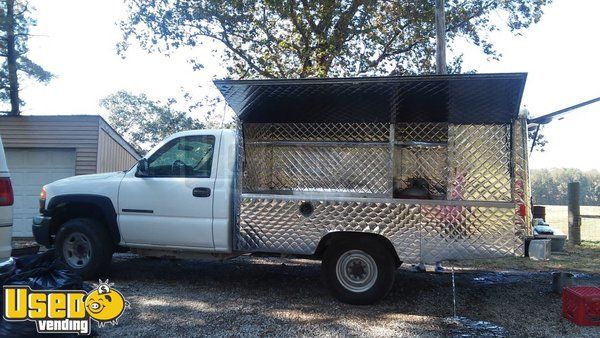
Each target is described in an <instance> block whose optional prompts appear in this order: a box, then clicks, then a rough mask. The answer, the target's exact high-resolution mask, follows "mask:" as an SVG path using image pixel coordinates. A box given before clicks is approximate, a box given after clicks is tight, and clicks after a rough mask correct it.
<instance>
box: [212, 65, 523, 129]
mask: <svg viewBox="0 0 600 338" xmlns="http://www.w3.org/2000/svg"><path fill="white" fill-rule="evenodd" d="M526 77H527V74H526V73H506V74H461V75H430V76H403V77H392V76H389V77H362V78H338V79H335V78H324V79H294V80H285V79H282V80H279V79H278V80H218V81H215V82H214V83H215V85H216V86H217V88H218V89H219V90H220V91H221V93H222V94H223V97H225V100H226V101H227V103H228V104H229V106H231V108H232V109H233V110H234V111H235V113H236V114H237V115H238V116H239V118H240V120H242V121H243V122H252V123H310V122H390V121H392V119H394V120H395V121H396V122H450V123H473V124H499V123H510V122H512V121H513V120H514V119H515V118H517V116H518V114H519V106H520V103H521V97H522V95H523V88H524V86H525V79H526Z"/></svg>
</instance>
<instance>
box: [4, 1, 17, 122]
mask: <svg viewBox="0 0 600 338" xmlns="http://www.w3.org/2000/svg"><path fill="white" fill-rule="evenodd" d="M16 19H17V18H16V17H15V0H6V63H7V64H8V86H9V88H8V93H9V97H10V112H9V115H15V116H16V115H19V103H20V102H19V101H20V100H19V80H18V78H17V58H18V53H17V50H16V48H15V22H16Z"/></svg>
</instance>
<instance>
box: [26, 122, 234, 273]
mask: <svg viewBox="0 0 600 338" xmlns="http://www.w3.org/2000/svg"><path fill="white" fill-rule="evenodd" d="M235 138H236V136H235V132H234V131H233V130H193V131H185V132H180V133H177V134H174V135H172V136H170V137H168V138H167V139H165V140H164V141H163V142H161V143H160V144H158V145H157V146H156V147H154V149H152V150H151V151H150V152H149V153H148V154H147V155H146V156H145V157H144V158H142V159H141V160H140V161H139V163H138V164H136V165H135V166H133V167H132V168H130V169H129V170H125V171H122V172H115V173H106V174H95V175H83V176H75V177H70V178H66V179H63V180H59V181H56V182H53V183H51V184H48V185H46V186H44V187H43V188H42V192H41V200H40V213H41V215H40V216H39V217H35V218H34V222H33V234H34V237H35V238H36V240H37V241H38V242H39V243H40V244H43V245H45V246H52V245H53V246H55V247H56V249H57V254H58V255H59V257H61V258H62V259H63V260H64V261H65V262H66V263H67V264H68V265H69V266H70V267H71V268H73V269H75V270H77V271H79V272H80V273H81V274H82V275H83V276H84V277H93V276H97V275H98V274H101V273H103V272H106V271H107V269H108V266H109V264H110V259H111V256H112V253H113V252H114V251H115V250H119V249H122V248H131V249H138V250H144V252H146V253H148V252H150V253H151V252H152V251H154V250H157V251H160V252H180V251H184V252H188V253H194V252H195V253H231V251H232V235H231V234H232V231H231V227H232V224H233V221H232V202H231V200H232V189H233V177H234V167H235V142H236V139H235Z"/></svg>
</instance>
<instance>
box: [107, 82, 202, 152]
mask: <svg viewBox="0 0 600 338" xmlns="http://www.w3.org/2000/svg"><path fill="white" fill-rule="evenodd" d="M176 103H177V102H176V101H175V100H173V99H170V100H168V101H167V102H166V103H162V102H157V101H153V100H151V99H149V98H148V97H147V96H146V95H145V94H140V95H134V94H131V93H129V92H126V91H118V92H116V93H114V94H111V95H109V96H107V97H105V98H103V99H102V100H101V101H100V105H101V106H102V107H103V108H105V109H106V110H108V112H109V115H108V122H109V123H110V125H111V126H112V127H113V128H115V130H116V131H117V132H118V133H119V134H121V135H122V136H123V137H124V138H125V139H126V140H127V141H129V142H130V143H131V144H132V145H133V146H134V147H135V148H136V149H137V150H138V151H139V152H140V153H142V154H143V153H146V152H147V151H148V150H150V148H151V147H152V146H154V145H155V144H157V143H158V142H160V141H162V140H163V139H164V138H166V137H167V136H169V135H171V134H174V133H176V132H179V131H183V130H190V129H203V128H205V127H206V124H205V123H203V122H201V121H199V120H198V119H194V118H192V117H190V116H188V114H187V113H186V112H184V111H180V110H177V109H176V108H175V107H174V105H175V104H176Z"/></svg>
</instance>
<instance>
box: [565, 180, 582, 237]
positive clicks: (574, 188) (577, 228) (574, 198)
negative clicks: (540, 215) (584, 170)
mask: <svg viewBox="0 0 600 338" xmlns="http://www.w3.org/2000/svg"><path fill="white" fill-rule="evenodd" d="M567 196H568V200H569V205H568V211H569V244H572V245H581V213H580V210H579V182H571V183H569V188H568V195H567Z"/></svg>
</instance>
